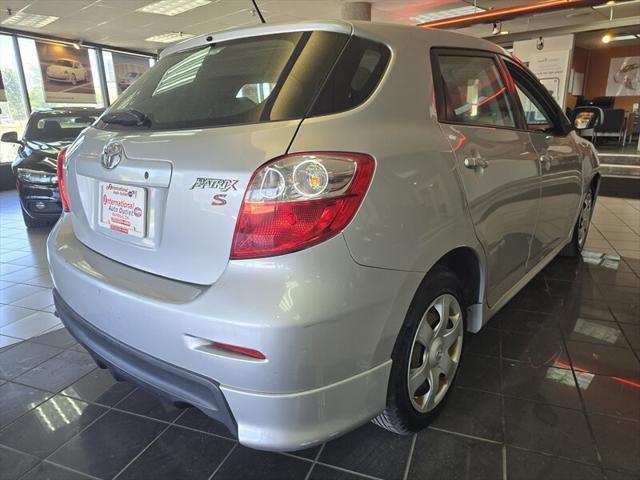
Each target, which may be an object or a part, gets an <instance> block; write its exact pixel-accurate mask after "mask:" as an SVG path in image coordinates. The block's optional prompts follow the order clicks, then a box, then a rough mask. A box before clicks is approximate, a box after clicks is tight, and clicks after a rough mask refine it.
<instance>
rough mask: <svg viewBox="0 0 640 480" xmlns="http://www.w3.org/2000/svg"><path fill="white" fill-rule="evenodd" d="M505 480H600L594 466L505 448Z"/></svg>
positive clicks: (599, 474)
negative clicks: (507, 479)
mask: <svg viewBox="0 0 640 480" xmlns="http://www.w3.org/2000/svg"><path fill="white" fill-rule="evenodd" d="M507 478H513V479H517V480H540V479H550V480H553V479H571V478H575V479H576V480H577V479H580V480H602V470H600V467H598V466H595V465H585V464H583V463H578V462H573V461H571V460H564V459H562V458H557V457H553V456H550V455H542V454H539V453H534V452H525V451H523V450H518V449H516V448H512V447H508V448H507Z"/></svg>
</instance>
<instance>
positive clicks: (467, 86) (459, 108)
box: [438, 55, 516, 127]
mask: <svg viewBox="0 0 640 480" xmlns="http://www.w3.org/2000/svg"><path fill="white" fill-rule="evenodd" d="M438 66H439V70H440V75H441V77H442V78H441V83H440V85H441V86H442V92H440V95H443V96H444V112H441V116H442V117H443V119H444V120H445V121H449V122H453V123H462V124H469V125H486V126H496V127H515V126H516V122H515V115H514V113H513V111H512V109H511V104H510V102H509V93H508V91H507V88H506V85H505V83H504V80H503V79H502V75H501V74H500V70H499V68H498V64H497V63H496V61H495V59H494V58H493V57H485V56H462V55H440V56H439V57H438Z"/></svg>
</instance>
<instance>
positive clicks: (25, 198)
mask: <svg viewBox="0 0 640 480" xmlns="http://www.w3.org/2000/svg"><path fill="white" fill-rule="evenodd" d="M102 112H103V110H102V109H98V108H84V107H65V108H53V109H50V110H43V111H37V112H33V113H32V114H31V117H29V121H28V122H27V126H26V128H25V131H24V134H23V136H22V139H19V138H18V133H17V132H7V133H4V134H3V135H2V138H1V140H2V141H3V142H9V143H17V144H18V145H19V147H18V155H17V158H16V159H15V160H14V162H13V164H12V169H13V173H14V175H15V177H16V188H17V189H18V193H19V196H20V204H21V206H22V216H23V218H24V223H25V225H26V226H27V227H29V228H32V227H43V226H46V225H49V224H51V223H55V221H56V220H57V219H58V217H59V216H60V214H61V213H62V203H61V201H60V191H59V189H58V176H57V171H56V167H57V156H58V153H59V152H60V150H61V149H62V148H64V147H65V146H67V145H69V144H70V143H72V142H73V141H74V140H75V139H76V137H77V136H78V135H79V134H80V132H82V130H84V129H85V128H86V127H88V126H89V125H91V124H92V123H93V122H94V121H95V120H96V119H97V118H98V117H99V116H100V115H101V114H102Z"/></svg>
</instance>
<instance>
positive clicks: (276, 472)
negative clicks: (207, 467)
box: [213, 445, 312, 480]
mask: <svg viewBox="0 0 640 480" xmlns="http://www.w3.org/2000/svg"><path fill="white" fill-rule="evenodd" d="M311 465H312V463H311V462H307V461H305V460H300V459H297V458H293V457H289V456H286V455H280V454H278V453H269V452H261V451H258V450H252V449H250V448H246V447H243V446H241V445H238V446H237V447H236V448H235V449H234V450H233V452H232V453H231V455H229V458H227V460H226V461H225V462H224V463H223V464H222V466H221V467H220V469H219V470H218V472H217V473H216V474H215V476H214V477H213V478H214V479H215V480H238V479H242V480H253V479H255V480H283V479H287V480H288V479H291V480H298V479H300V480H302V479H304V478H305V477H306V475H307V473H308V472H309V469H310V468H311Z"/></svg>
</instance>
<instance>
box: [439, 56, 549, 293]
mask: <svg viewBox="0 0 640 480" xmlns="http://www.w3.org/2000/svg"><path fill="white" fill-rule="evenodd" d="M432 64H433V70H434V81H435V84H436V91H437V92H438V93H437V103H438V117H439V119H440V122H441V125H442V128H443V131H444V133H445V135H446V136H447V137H448V138H449V141H450V142H451V145H452V148H453V150H454V152H455V160H456V171H457V173H458V175H459V177H460V180H461V183H462V185H463V188H464V191H465V194H466V199H467V203H468V207H469V211H470V214H471V217H472V219H473V223H474V226H475V230H476V235H477V237H478V239H479V240H480V242H481V244H482V246H483V248H484V251H485V255H486V259H487V280H488V283H487V300H488V303H489V305H490V306H492V305H495V303H496V302H497V301H498V300H499V299H500V298H501V297H502V296H503V295H504V294H505V293H506V292H507V291H508V290H509V289H510V288H511V287H512V286H513V285H514V284H515V283H516V282H517V281H518V280H520V279H521V278H522V277H523V275H524V274H525V271H526V263H527V258H528V254H529V246H530V242H531V238H532V235H533V230H534V225H535V219H536V217H537V215H538V209H539V204H540V177H539V170H538V160H537V154H536V152H535V150H534V148H533V146H532V145H531V142H530V139H529V134H528V132H527V131H526V130H524V129H522V125H521V118H520V116H519V115H518V113H517V110H516V109H515V108H514V104H513V101H512V95H511V91H512V88H511V86H510V84H509V83H508V82H507V81H506V79H505V75H504V73H505V72H504V71H503V69H502V65H501V63H500V62H499V60H498V58H497V57H496V55H494V54H493V53H491V52H479V51H464V50H452V49H438V50H434V51H432Z"/></svg>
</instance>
